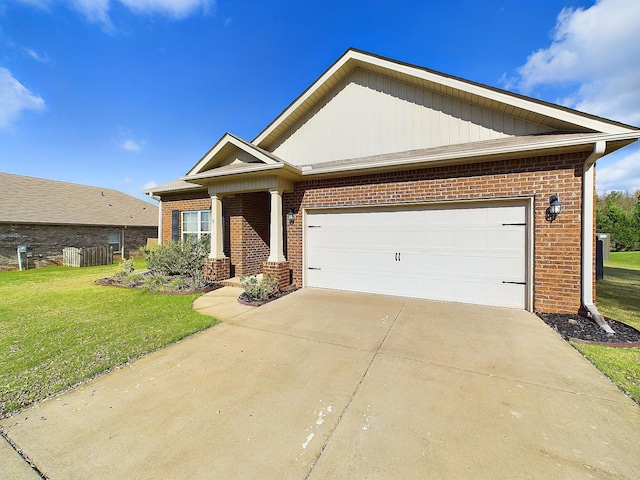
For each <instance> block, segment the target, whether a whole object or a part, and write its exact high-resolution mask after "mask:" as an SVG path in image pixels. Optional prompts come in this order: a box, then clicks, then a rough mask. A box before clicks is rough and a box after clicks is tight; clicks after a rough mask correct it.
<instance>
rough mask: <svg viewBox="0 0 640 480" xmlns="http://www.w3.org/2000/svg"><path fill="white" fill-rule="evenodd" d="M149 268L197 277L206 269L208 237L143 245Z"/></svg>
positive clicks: (161, 273)
mask: <svg viewBox="0 0 640 480" xmlns="http://www.w3.org/2000/svg"><path fill="white" fill-rule="evenodd" d="M141 250H142V252H143V253H144V255H145V258H146V261H147V268H148V269H149V270H150V271H151V272H152V273H154V274H160V275H165V276H172V275H182V276H185V277H195V276H197V275H199V274H200V273H201V272H203V271H204V260H205V259H206V258H207V256H208V255H209V241H208V239H207V238H206V237H203V238H201V239H200V240H188V241H186V242H179V243H175V242H169V243H168V244H166V245H164V244H163V245H155V246H154V247H151V248H147V247H142V248H141Z"/></svg>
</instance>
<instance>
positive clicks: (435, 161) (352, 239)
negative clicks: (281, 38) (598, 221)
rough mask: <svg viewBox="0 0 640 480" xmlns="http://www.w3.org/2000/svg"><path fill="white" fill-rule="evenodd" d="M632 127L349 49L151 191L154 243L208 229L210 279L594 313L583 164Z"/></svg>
mask: <svg viewBox="0 0 640 480" xmlns="http://www.w3.org/2000/svg"><path fill="white" fill-rule="evenodd" d="M639 136H640V130H639V129H638V128H635V127H632V126H628V125H624V124H621V123H618V122H615V121H611V120H607V119H604V118H599V117H596V116H593V115H589V114H585V113H581V112H577V111H574V110H571V109H568V108H565V107H562V106H558V105H554V104H550V103H547V102H543V101H540V100H536V99H532V98H528V97H524V96H522V95H518V94H514V93H510V92H507V91H503V90H499V89H496V88H493V87H488V86H485V85H481V84H478V83H474V82H470V81H467V80H463V79H460V78H456V77H452V76H449V75H445V74H442V73H438V72H434V71H432V70H428V69H425V68H422V67H418V66H414V65H408V64H406V63H401V62H398V61H395V60H391V59H388V58H383V57H380V56H377V55H372V54H369V53H365V52H361V51H358V50H353V49H350V50H348V51H347V52H346V53H345V54H344V55H343V56H342V57H341V58H339V59H338V60H337V61H336V62H335V63H334V64H333V65H332V66H331V67H329V69H328V70H327V71H325V72H324V73H323V74H322V75H321V76H320V78H318V79H317V80H316V81H315V82H314V83H313V84H312V85H311V86H310V87H309V88H307V89H306V90H305V91H304V92H303V93H302V94H301V95H300V96H299V97H298V98H296V99H295V100H294V101H293V103H291V105H289V106H288V107H287V108H286V109H285V110H284V111H283V112H282V113H281V114H280V115H279V116H278V117H276V118H275V119H274V120H273V121H272V122H271V123H270V124H269V125H268V126H267V127H266V128H265V129H264V130H263V131H262V132H261V133H260V134H259V135H258V136H257V137H256V138H255V139H253V140H252V141H251V142H249V141H246V140H243V139H241V138H238V137H236V136H234V135H231V134H225V135H224V136H223V137H222V138H221V139H220V140H219V141H218V142H217V143H216V144H215V145H214V146H213V148H211V150H210V151H209V152H207V154H206V155H205V156H204V157H203V158H202V159H200V161H198V162H197V163H196V164H195V165H194V166H193V168H191V169H190V170H189V171H188V172H187V174H186V175H185V176H184V177H181V178H180V179H179V180H177V181H175V182H172V183H169V184H166V185H160V186H157V187H154V188H153V189H151V190H149V191H148V193H149V194H151V195H153V196H154V197H155V198H156V199H159V200H160V201H161V209H162V214H161V227H160V231H161V232H162V234H161V237H162V240H163V241H167V240H170V239H173V240H180V239H183V238H185V237H187V236H202V235H210V236H211V245H212V249H211V255H210V258H209V260H208V265H207V268H208V271H209V275H210V276H212V277H214V278H217V279H225V278H228V277H230V276H234V275H241V274H255V273H260V272H264V273H271V274H273V275H275V276H276V277H277V278H278V279H279V281H280V283H281V284H282V285H287V284H288V283H289V282H290V281H291V282H294V283H295V284H296V285H298V286H302V287H321V288H330V289H340V290H350V291H360V292H371V293H381V294H389V295H400V296H411V297H420V298H428V299H436V300H447V301H456V302H466V303H473V304H482V305H496V306H505V307H515V308H522V309H527V310H536V311H546V312H572V313H575V312H576V311H578V310H580V309H581V307H582V309H584V308H589V309H591V310H592V311H594V307H593V294H594V291H595V285H594V284H595V282H594V273H593V271H594V254H593V251H594V237H595V235H594V229H593V227H594V219H595V215H594V205H593V199H594V170H595V162H596V160H597V159H598V158H600V157H601V156H602V155H606V154H609V153H611V152H613V151H614V150H617V149H619V148H621V147H624V146H626V145H628V144H630V143H632V142H634V141H635V140H636V139H637V138H638V137H639ZM553 195H557V199H558V201H559V203H560V204H561V205H562V209H563V211H562V212H561V213H560V214H559V215H558V216H557V217H555V218H554V216H553V215H552V211H551V208H550V206H551V205H550V204H551V203H554V208H555V206H556V205H557V204H558V202H554V201H553V200H554V199H553V198H550V197H552V196H553ZM596 313H597V312H596Z"/></svg>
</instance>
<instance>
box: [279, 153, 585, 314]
mask: <svg viewBox="0 0 640 480" xmlns="http://www.w3.org/2000/svg"><path fill="white" fill-rule="evenodd" d="M588 154H589V152H584V153H577V154H566V155H552V156H545V157H537V158H527V159H518V160H501V161H493V162H485V163H476V164H469V165H454V166H446V167H435V168H429V169H420V170H410V171H404V172H393V173H380V174H372V175H362V176H354V177H346V178H332V179H321V180H314V181H303V182H296V183H295V185H294V192H292V193H288V194H285V195H284V197H283V211H284V212H288V211H289V209H292V210H293V211H294V212H296V221H295V223H294V224H293V225H292V226H290V225H287V227H286V237H287V242H286V246H287V250H286V257H287V260H288V261H289V263H290V266H291V268H292V270H293V277H294V283H296V284H297V285H302V211H303V209H304V208H307V207H318V206H322V207H333V206H343V205H353V206H356V205H381V204H394V203H399V202H432V201H445V200H457V199H465V200H468V199H486V198H492V197H495V198H498V197H510V196H519V195H531V196H534V210H535V213H534V218H533V228H534V238H535V242H534V246H533V255H534V272H533V273H534V299H533V304H534V309H535V310H536V311H544V312H570V313H575V312H577V311H578V310H579V308H580V272H581V266H580V254H581V249H580V238H581V224H580V212H581V193H580V192H581V184H582V165H583V163H584V160H585V159H586V157H587V156H588ZM554 193H557V194H558V195H559V196H560V201H561V202H562V204H563V206H564V211H563V213H562V215H560V216H559V217H558V218H557V219H556V220H555V221H554V222H553V223H550V222H548V221H547V220H545V211H546V208H547V207H548V206H549V196H550V195H552V194H554Z"/></svg>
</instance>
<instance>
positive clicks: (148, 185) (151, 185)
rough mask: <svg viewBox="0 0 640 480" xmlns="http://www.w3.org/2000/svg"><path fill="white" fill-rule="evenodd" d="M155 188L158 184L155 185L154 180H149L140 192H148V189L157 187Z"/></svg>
mask: <svg viewBox="0 0 640 480" xmlns="http://www.w3.org/2000/svg"><path fill="white" fill-rule="evenodd" d="M157 186H158V184H157V183H156V181H155V180H149V181H148V182H147V183H145V184H144V185H143V186H142V190H143V191H144V190H148V189H150V188H153V187H157Z"/></svg>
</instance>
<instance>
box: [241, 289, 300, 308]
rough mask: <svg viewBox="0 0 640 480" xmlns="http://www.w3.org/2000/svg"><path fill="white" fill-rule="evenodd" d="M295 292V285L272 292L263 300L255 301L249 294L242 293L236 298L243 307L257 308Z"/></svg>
mask: <svg viewBox="0 0 640 480" xmlns="http://www.w3.org/2000/svg"><path fill="white" fill-rule="evenodd" d="M296 290H298V287H297V286H295V285H291V286H289V287H287V288H284V289H282V290H278V291H276V292H274V293H273V294H271V295H270V296H269V297H268V298H264V299H256V298H255V297H252V296H251V295H250V294H249V293H247V292H242V293H241V294H240V296H239V297H238V302H240V303H241V304H243V305H249V306H251V307H259V306H261V305H264V304H265V303H269V302H272V301H274V300H277V299H278V298H282V297H284V296H285V295H289V294H290V293H291V292H295V291H296Z"/></svg>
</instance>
